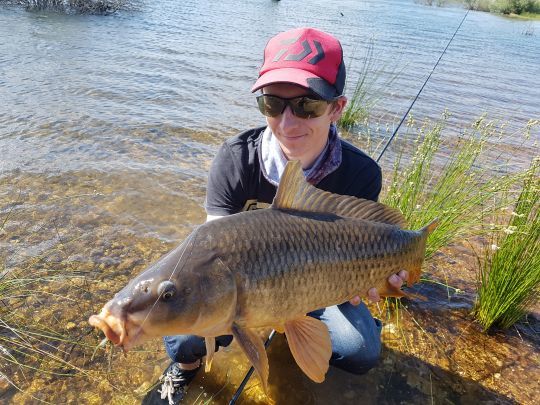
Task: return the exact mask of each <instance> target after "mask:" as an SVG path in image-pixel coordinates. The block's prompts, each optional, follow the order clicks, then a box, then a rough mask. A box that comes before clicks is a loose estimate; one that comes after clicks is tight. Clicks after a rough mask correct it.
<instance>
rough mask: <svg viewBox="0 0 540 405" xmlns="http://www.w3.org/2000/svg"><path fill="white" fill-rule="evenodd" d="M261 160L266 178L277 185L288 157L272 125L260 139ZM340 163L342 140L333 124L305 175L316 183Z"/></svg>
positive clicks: (311, 182)
mask: <svg viewBox="0 0 540 405" xmlns="http://www.w3.org/2000/svg"><path fill="white" fill-rule="evenodd" d="M259 162H260V165H261V169H262V173H263V175H264V177H265V178H266V180H268V181H269V182H270V183H271V184H273V185H275V186H277V185H278V183H279V179H280V178H281V175H282V174H283V171H284V170H285V165H286V164H287V158H286V157H285V155H284V154H283V151H282V150H281V147H280V146H279V142H278V140H277V138H276V137H275V136H274V134H273V133H272V130H271V129H270V127H267V128H266V129H265V130H264V132H263V134H262V137H261V140H260V147H259ZM340 164H341V142H340V140H339V136H338V133H337V128H336V126H335V125H334V124H331V125H330V129H329V131H328V142H327V143H326V146H325V147H324V149H323V151H322V152H321V154H320V155H319V156H318V157H317V159H315V162H313V164H312V165H311V167H309V168H307V169H305V170H304V176H305V177H306V180H307V181H308V182H309V183H310V184H313V185H315V184H317V183H318V182H319V181H321V180H322V179H323V178H325V177H326V176H328V175H329V174H330V173H332V172H333V171H334V170H336V169H337V168H338V167H339V165H340Z"/></svg>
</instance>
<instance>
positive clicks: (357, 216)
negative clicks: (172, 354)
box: [89, 162, 437, 392]
mask: <svg viewBox="0 0 540 405" xmlns="http://www.w3.org/2000/svg"><path fill="white" fill-rule="evenodd" d="M405 226H406V223H405V218H403V215H402V214H401V213H400V212H399V211H397V210H395V209H393V208H390V207H387V206H385V205H383V204H379V203H377V202H374V201H369V200H363V199H358V198H355V197H349V196H343V195H338V194H331V193H328V192H325V191H322V190H319V189H317V188H315V187H313V186H312V185H310V184H308V183H307V182H306V181H305V178H304V174H303V171H302V167H301V165H300V162H288V163H287V165H286V167H285V171H284V172H283V174H282V176H281V180H280V184H279V187H278V189H277V192H276V197H275V198H274V201H273V203H272V206H271V207H270V208H269V209H266V210H259V211H251V212H243V213H239V214H235V215H231V216H227V217H223V218H220V219H216V220H215V221H211V222H207V223H205V224H203V225H201V226H199V227H197V228H196V230H194V231H193V233H192V234H191V235H190V236H189V237H188V238H187V239H186V240H185V242H184V243H182V244H181V245H179V246H178V247H177V248H175V249H173V250H172V251H171V252H169V253H168V254H167V255H165V256H163V257H162V258H161V259H160V260H159V261H158V262H157V263H155V264H153V265H151V266H150V267H149V268H148V269H147V270H146V271H144V272H143V273H141V274H140V275H138V276H137V277H135V278H134V279H133V280H131V281H130V282H129V283H128V285H127V286H126V287H125V288H124V289H123V290H122V291H120V292H119V293H118V294H116V295H115V297H114V298H113V299H112V300H110V301H109V302H107V304H105V306H104V307H103V308H102V310H101V312H100V313H99V314H98V315H93V316H91V317H90V319H89V322H90V323H91V324H92V325H94V326H96V327H99V328H101V329H102V330H103V332H104V333H105V335H106V336H107V338H109V339H110V340H112V341H113V342H114V343H115V344H117V345H120V346H122V347H123V348H124V349H125V350H129V349H130V348H131V347H134V346H135V345H137V344H140V343H141V342H143V341H144V340H146V339H149V338H151V337H153V336H165V335H172V334H194V335H198V336H204V337H205V346H206V348H207V357H206V368H207V369H209V367H210V364H211V363H212V357H213V353H214V352H213V350H212V349H213V348H215V336H219V335H223V334H232V335H233V336H234V338H235V339H236V340H237V342H238V343H239V345H240V347H241V348H242V350H243V351H244V353H246V356H247V357H248V358H249V360H250V361H251V363H252V364H253V366H254V367H255V369H256V370H257V373H258V374H259V376H260V378H261V381H262V384H263V389H264V390H265V392H267V387H268V384H267V382H268V359H267V356H266V353H265V351H264V346H263V344H262V342H261V340H260V338H259V336H258V335H257V334H256V333H255V332H254V331H253V330H252V328H257V327H272V328H274V329H276V330H277V331H280V332H285V334H286V335H287V341H288V344H289V347H290V348H291V353H292V354H293V357H294V358H295V360H296V362H297V364H298V365H299V366H300V368H301V369H302V370H303V371H304V372H305V373H306V375H307V376H308V377H309V378H311V379H312V380H313V381H315V382H322V381H323V380H324V376H325V374H326V371H327V370H328V367H329V360H330V357H331V354H332V347H331V339H330V335H329V332H328V328H327V327H326V325H325V324H324V323H323V322H321V321H320V320H317V319H315V318H312V317H309V316H305V314H306V313H308V312H310V311H313V310H315V309H319V308H324V307H328V306H331V305H335V304H339V303H342V302H346V301H347V300H349V299H350V298H352V297H353V296H356V295H360V296H365V295H367V291H368V289H370V288H372V287H376V288H377V290H378V291H379V293H380V294H381V295H386V296H404V295H405V293H404V292H402V291H401V290H399V289H397V288H395V287H392V286H391V285H390V284H389V283H388V281H387V279H388V277H389V276H390V275H392V274H394V273H397V272H398V271H400V270H402V269H403V270H407V271H408V276H407V283H408V284H412V283H415V282H417V281H418V280H419V278H420V271H421V269H420V267H421V264H422V261H423V256H424V252H425V244H426V239H427V236H428V235H429V233H431V232H432V231H433V230H434V229H435V228H436V226H437V221H436V220H435V221H433V222H432V223H430V224H429V225H427V226H426V227H424V228H423V229H421V230H420V231H407V230H403V228H404V227H405Z"/></svg>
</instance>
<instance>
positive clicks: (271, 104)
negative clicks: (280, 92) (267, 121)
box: [257, 94, 286, 117]
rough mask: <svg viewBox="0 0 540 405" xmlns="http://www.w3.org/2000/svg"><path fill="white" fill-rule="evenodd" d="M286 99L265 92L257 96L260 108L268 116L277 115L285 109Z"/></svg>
mask: <svg viewBox="0 0 540 405" xmlns="http://www.w3.org/2000/svg"><path fill="white" fill-rule="evenodd" d="M285 103H286V101H285V100H282V99H281V98H278V97H273V96H267V95H265V94H263V95H260V96H258V97H257V104H258V105H259V110H260V111H261V113H262V114H263V115H266V116H267V117H277V116H278V115H279V114H281V113H282V112H283V110H284V109H285Z"/></svg>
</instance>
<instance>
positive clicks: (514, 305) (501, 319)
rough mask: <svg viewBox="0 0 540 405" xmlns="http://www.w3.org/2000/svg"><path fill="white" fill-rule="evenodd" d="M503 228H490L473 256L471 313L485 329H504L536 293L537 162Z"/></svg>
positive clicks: (539, 264) (539, 269)
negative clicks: (479, 252)
mask: <svg viewBox="0 0 540 405" xmlns="http://www.w3.org/2000/svg"><path fill="white" fill-rule="evenodd" d="M504 216H505V219H506V218H508V217H509V219H506V222H504V221H498V222H499V223H503V224H504V226H502V227H501V226H497V225H496V224H493V225H492V226H491V227H490V228H491V235H490V236H491V237H490V243H488V244H487V247H486V248H485V249H484V252H483V255H482V257H478V267H479V272H478V288H477V290H478V295H477V301H476V304H475V307H474V310H473V314H474V316H475V318H476V319H477V320H478V322H479V323H480V324H481V325H482V327H483V328H484V330H488V329H490V328H491V327H493V326H498V327H501V328H503V329H506V328H509V327H510V326H512V325H513V324H514V323H516V322H517V321H519V320H520V319H521V318H522V317H523V316H524V315H525V313H526V311H527V308H528V307H529V305H530V304H532V303H533V302H534V301H535V300H538V293H539V292H540V158H536V159H535V160H534V161H533V163H532V164H531V166H530V168H529V169H528V170H527V171H526V172H525V173H524V175H523V183H522V188H521V191H520V193H519V195H518V197H517V201H516V203H515V205H514V208H513V210H512V212H511V213H510V214H509V216H508V214H506V215H504Z"/></svg>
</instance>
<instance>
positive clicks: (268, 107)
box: [158, 28, 407, 404]
mask: <svg viewBox="0 0 540 405" xmlns="http://www.w3.org/2000/svg"><path fill="white" fill-rule="evenodd" d="M344 85H345V65H344V62H343V52H342V48H341V44H340V43H339V41H338V40H337V39H336V38H334V37H333V36H331V35H329V34H327V33H324V32H321V31H318V30H315V29H311V28H299V29H294V30H291V31H287V32H284V33H281V34H278V35H277V36H275V37H273V38H272V39H270V41H269V42H268V44H267V45H266V48H265V51H264V63H263V66H262V68H261V70H260V73H259V78H258V80H257V81H256V83H255V85H254V86H253V88H252V91H253V92H255V91H258V90H261V91H262V93H261V94H260V95H258V96H257V103H258V106H259V110H260V111H261V113H262V114H263V115H264V116H265V117H266V121H267V126H266V127H261V128H256V129H251V130H248V131H245V132H243V133H241V134H240V135H238V136H236V137H234V138H231V139H229V140H228V141H226V142H225V143H224V144H223V145H222V146H221V148H220V149H219V151H218V153H217V156H216V157H215V159H214V161H213V163H212V167H211V169H210V173H209V176H208V187H207V196H206V207H205V208H206V212H207V220H213V219H216V218H219V217H222V216H225V215H231V214H234V213H237V212H240V211H243V210H250V209H257V208H265V207H267V206H268V205H269V204H270V203H271V202H272V199H273V198H274V195H275V193H276V189H277V185H278V183H279V180H280V176H281V174H282V172H283V170H284V167H285V164H286V163H287V161H288V160H299V161H300V162H301V164H302V168H303V169H304V174H305V176H306V179H307V181H308V182H310V183H311V184H313V185H315V186H316V187H318V188H320V189H323V190H326V191H330V192H332V193H337V194H343V195H353V196H356V197H360V198H366V199H371V200H377V198H378V196H379V193H380V191H381V170H380V168H379V166H378V165H377V164H376V163H375V162H374V161H373V160H372V159H371V158H370V157H368V156H367V155H366V154H364V153H363V152H362V151H360V150H359V149H357V148H355V147H354V146H352V145H350V144H349V143H347V142H345V141H343V140H341V139H340V138H339V136H338V134H337V129H336V126H335V123H336V122H337V121H338V120H339V118H340V117H341V114H342V112H343V109H344V108H345V105H346V104H347V99H346V98H345V97H344V96H343V88H344ZM406 276H407V274H406V272H404V271H402V272H400V273H399V275H393V276H391V277H390V278H389V282H390V284H392V285H393V286H395V287H397V288H401V286H402V284H403V280H404V279H405V278H406ZM368 296H369V298H370V299H372V300H374V301H378V300H379V295H378V293H377V290H376V289H375V288H372V289H371V290H370V291H369V293H368ZM309 315H310V316H313V317H315V318H317V319H320V320H321V321H323V322H324V323H325V324H326V325H327V326H328V329H329V331H330V337H331V341H332V351H333V353H332V358H331V360H330V364H331V365H333V366H335V367H339V368H341V369H343V370H346V371H349V372H351V373H356V374H362V373H365V372H367V371H368V370H369V369H370V368H372V367H373V366H374V365H375V364H376V363H377V361H378V358H379V355H380V347H381V343H380V331H381V324H380V322H379V321H378V320H375V319H373V317H372V316H371V314H370V313H369V311H368V309H367V308H366V306H365V305H364V304H363V303H361V301H360V298H359V297H355V298H354V299H352V300H351V301H350V302H346V303H343V304H341V305H337V306H333V307H329V308H322V309H319V310H317V311H314V312H312V313H310V314H309ZM231 340H232V336H220V337H218V338H217V339H216V350H217V349H218V348H219V347H220V346H227V345H229V344H230V342H231ZM164 341H165V346H166V349H167V353H168V354H169V356H170V357H171V359H172V360H173V362H172V363H171V365H169V367H168V368H167V370H165V373H164V374H163V376H162V377H161V378H160V380H161V381H162V383H163V384H162V386H161V388H160V389H159V391H158V392H160V396H161V398H162V399H168V401H169V403H170V404H173V403H178V402H180V401H181V400H182V398H183V396H184V392H185V389H186V387H187V385H188V384H189V383H190V382H191V380H193V378H194V377H195V374H196V373H197V371H198V370H199V368H200V365H201V358H202V357H203V356H204V355H205V354H206V348H205V343H204V340H203V339H202V338H201V337H198V336H186V335H184V336H167V337H165V338H164Z"/></svg>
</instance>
